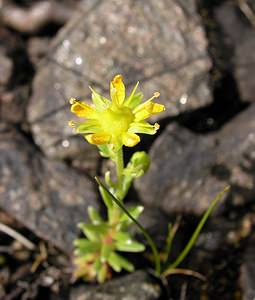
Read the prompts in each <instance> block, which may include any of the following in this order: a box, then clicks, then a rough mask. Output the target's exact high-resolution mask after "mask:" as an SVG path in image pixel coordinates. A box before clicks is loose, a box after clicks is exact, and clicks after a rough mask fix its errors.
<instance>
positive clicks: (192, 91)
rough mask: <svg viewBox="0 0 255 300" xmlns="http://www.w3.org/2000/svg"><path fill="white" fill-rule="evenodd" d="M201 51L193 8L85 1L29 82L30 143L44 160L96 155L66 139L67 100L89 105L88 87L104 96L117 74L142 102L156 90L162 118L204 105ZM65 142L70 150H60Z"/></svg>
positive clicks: (170, 3)
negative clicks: (140, 92)
mask: <svg viewBox="0 0 255 300" xmlns="http://www.w3.org/2000/svg"><path fill="white" fill-rule="evenodd" d="M141 24H142V26H141ZM127 45H128V46H127ZM206 47H207V43H206V39H205V36H204V31H203V29H202V26H201V24H200V17H199V15H198V13H196V10H195V1H193V0H190V1H189V2H188V3H187V4H186V3H185V5H184V6H182V5H181V4H180V3H179V1H176V0H171V1H166V0H160V1H157V2H155V1H146V2H145V3H140V2H139V1H135V2H134V1H131V0H129V1H125V2H124V1H117V0H111V1H103V2H101V1H97V2H95V1H94V2H93V1H83V2H82V5H81V8H80V10H79V11H78V12H77V14H76V15H75V16H73V18H72V20H71V21H70V22H69V23H68V24H67V26H66V27H65V28H64V29H63V30H61V31H60V33H59V34H58V36H57V37H56V39H55V40H54V41H53V44H52V46H51V48H50V49H49V54H48V56H47V58H46V59H45V60H44V61H43V62H42V64H41V67H40V68H39V71H38V73H37V75H36V78H35V81H34V86H33V97H32V99H31V102H30V105H29V109H28V117H29V120H30V123H31V128H32V131H33V135H34V137H35V141H36V143H37V144H38V145H39V146H40V148H41V149H42V150H43V152H44V153H45V154H46V155H47V156H49V157H57V158H71V159H73V158H74V157H75V158H76V156H77V154H78V153H81V152H83V153H84V154H85V155H87V153H92V152H93V151H95V152H96V150H95V148H93V150H91V149H92V148H90V146H88V145H87V144H86V143H83V140H82V138H81V137H77V138H76V137H73V136H72V133H71V130H70V129H69V128H68V126H67V122H68V120H70V118H73V116H71V114H70V112H69V104H68V98H69V97H71V96H72V97H77V98H81V99H90V93H89V89H88V85H92V86H93V87H95V88H96V89H97V90H98V91H100V92H103V93H105V94H106V93H107V94H108V86H109V81H110V79H111V78H112V76H113V75H114V74H116V73H122V74H123V75H124V78H125V82H126V83H127V86H128V89H130V86H131V85H132V86H133V85H134V83H135V82H136V81H137V80H139V81H140V82H141V87H142V90H143V91H144V93H145V98H148V97H151V95H152V94H153V93H154V92H155V91H157V90H159V91H160V92H161V94H162V97H161V99H162V100H161V101H162V102H163V103H165V105H166V106H167V108H170V109H167V110H166V112H165V114H163V115H162V116H161V117H167V116H170V115H171V116H173V115H176V114H178V113H180V112H181V111H185V110H188V109H193V108H197V107H200V106H203V105H206V104H208V103H210V102H211V95H210V91H209V88H208V82H207V76H206V74H207V72H208V70H209V68H210V65H211V63H210V59H209V58H208V55H207V52H206ZM63 141H67V142H68V143H69V145H70V146H69V147H67V148H66V149H63V147H62V146H61V144H62V142H63ZM59 149H61V151H60V150H59ZM91 151H92V152H91ZM93 153H94V152H93ZM89 155H90V154H89ZM93 155H94V154H93ZM90 157H91V156H90ZM91 160H92V159H91ZM94 160H96V157H94Z"/></svg>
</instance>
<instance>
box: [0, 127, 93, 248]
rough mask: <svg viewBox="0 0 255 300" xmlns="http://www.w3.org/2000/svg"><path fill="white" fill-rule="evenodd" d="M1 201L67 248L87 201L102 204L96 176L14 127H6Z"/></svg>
mask: <svg viewBox="0 0 255 300" xmlns="http://www.w3.org/2000/svg"><path fill="white" fill-rule="evenodd" d="M0 178H1V179H0V207H1V208H2V209H4V210H5V211H7V212H9V213H10V214H11V215H12V216H14V217H15V218H16V219H18V220H19V221H21V222H22V223H23V224H24V225H26V226H27V227H28V228H30V229H31V230H33V231H34V232H35V233H36V234H37V235H38V236H40V237H42V238H44V239H46V240H48V241H50V242H51V243H52V244H53V245H55V246H57V247H59V248H61V249H62V250H63V251H65V252H70V251H71V250H72V241H73V240H74V238H76V236H77V234H78V230H77V228H76V225H77V223H78V222H80V221H84V222H86V221H88V217H87V207H88V206H89V205H93V206H95V207H97V202H96V193H95V191H94V186H93V184H92V182H91V181H90V180H89V179H87V178H86V177H85V176H82V175H81V174H79V173H77V172H76V171H75V170H73V169H70V168H69V167H68V166H67V165H65V164H63V163H61V162H59V161H54V160H49V159H48V160H46V159H45V157H43V156H42V155H41V154H40V153H39V152H38V150H36V149H35V147H33V146H32V145H31V144H29V143H28V141H27V140H26V139H25V138H24V137H23V136H22V135H20V134H18V133H17V132H15V131H14V130H10V129H8V128H6V126H5V127H4V126H2V127H1V131H0Z"/></svg>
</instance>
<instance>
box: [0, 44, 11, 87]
mask: <svg viewBox="0 0 255 300" xmlns="http://www.w3.org/2000/svg"><path fill="white" fill-rule="evenodd" d="M12 69H13V63H12V61H11V59H10V58H8V57H7V56H5V55H4V53H1V48H0V88H1V86H4V85H6V84H7V83H8V81H9V79H10V77H11V74H12Z"/></svg>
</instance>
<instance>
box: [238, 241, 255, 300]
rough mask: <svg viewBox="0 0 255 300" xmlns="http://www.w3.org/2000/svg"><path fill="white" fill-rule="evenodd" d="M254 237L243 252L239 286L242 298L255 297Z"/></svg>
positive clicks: (250, 299)
mask: <svg viewBox="0 0 255 300" xmlns="http://www.w3.org/2000/svg"><path fill="white" fill-rule="evenodd" d="M254 278H255V239H254V238H253V239H251V242H250V244H249V246H248V248H247V249H246V251H245V254H244V262H243V264H242V267H241V280H240V282H241V288H242V290H243V298H242V299H243V300H252V299H255V281H254Z"/></svg>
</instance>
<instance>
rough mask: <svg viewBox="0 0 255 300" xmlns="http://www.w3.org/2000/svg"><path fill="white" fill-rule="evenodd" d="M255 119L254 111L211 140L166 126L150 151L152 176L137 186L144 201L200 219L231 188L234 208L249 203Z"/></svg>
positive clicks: (174, 126) (254, 142)
mask: <svg viewBox="0 0 255 300" xmlns="http://www.w3.org/2000/svg"><path fill="white" fill-rule="evenodd" d="M254 115H255V105H251V106H250V107H249V108H248V109H246V110H245V111H244V112H242V113H241V114H240V115H239V116H238V117H236V118H235V119H233V120H232V121H231V122H230V123H229V124H228V125H226V126H225V127H224V128H223V129H222V130H220V131H219V132H218V133H216V134H211V135H208V136H198V135H195V134H193V133H191V132H190V131H188V130H186V129H184V128H181V127H179V126H177V125H173V124H170V125H168V127H167V128H166V129H165V131H164V132H163V133H162V134H161V136H160V137H159V138H158V139H157V140H156V142H155V143H154V144H153V146H152V149H151V151H150V156H151V161H152V165H151V168H150V170H149V171H148V173H147V174H146V175H145V176H144V177H142V178H141V179H140V180H138V181H137V182H136V189H137V190H138V192H139V195H140V197H141V199H142V201H144V203H146V204H148V205H152V206H157V207H160V208H162V209H163V210H164V211H165V212H167V213H172V212H182V213H185V212H186V213H195V214H201V213H202V212H204V211H205V210H206V209H207V207H208V205H209V204H210V202H211V201H212V199H213V198H214V197H215V195H216V194H217V192H219V191H220V190H222V189H223V187H225V186H226V185H227V184H231V185H232V191H231V195H232V197H233V201H234V202H237V201H240V199H239V198H243V197H244V198H245V197H247V199H248V200H250V199H249V197H252V195H254V189H255V186H254V168H255V134H254V133H255V122H254ZM221 207H222V205H221Z"/></svg>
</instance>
